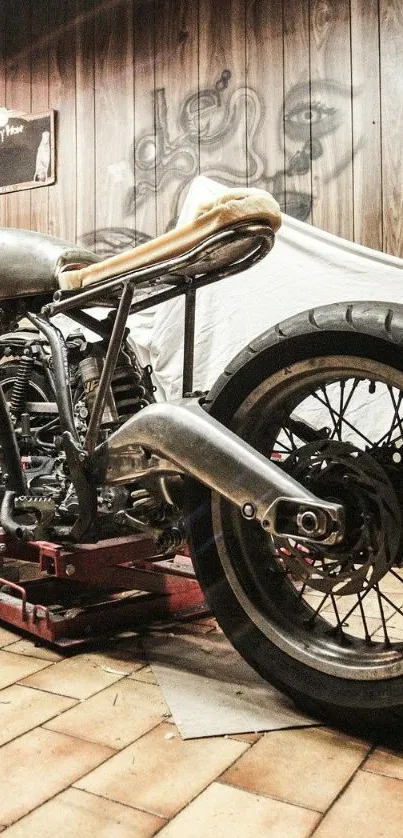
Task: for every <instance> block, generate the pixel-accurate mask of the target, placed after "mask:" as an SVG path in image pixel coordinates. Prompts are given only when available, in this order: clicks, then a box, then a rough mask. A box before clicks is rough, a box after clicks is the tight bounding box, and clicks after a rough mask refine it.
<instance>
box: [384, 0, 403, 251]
mask: <svg viewBox="0 0 403 838" xmlns="http://www.w3.org/2000/svg"><path fill="white" fill-rule="evenodd" d="M402 38H403V6H402V3H401V0H380V49H381V91H382V100H381V101H382V184H383V220H384V248H385V250H387V251H388V253H393V254H395V255H396V256H403V213H402V195H403V169H402V135H403V74H402V68H401V61H402V58H401V51H402Z"/></svg>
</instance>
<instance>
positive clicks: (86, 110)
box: [75, 0, 96, 248]
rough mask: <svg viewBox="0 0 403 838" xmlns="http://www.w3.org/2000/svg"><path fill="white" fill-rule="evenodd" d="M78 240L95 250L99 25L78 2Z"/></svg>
mask: <svg viewBox="0 0 403 838" xmlns="http://www.w3.org/2000/svg"><path fill="white" fill-rule="evenodd" d="M75 11H76V21H75V22H76V30H75V34H76V51H77V58H76V120H77V193H76V219H77V231H76V235H77V240H78V241H83V242H84V243H85V244H86V245H87V246H88V247H91V248H93V247H94V246H95V227H96V217H95V201H96V195H95V89H94V88H95V41H94V37H95V31H94V30H95V22H94V10H93V3H92V0H76V9H75Z"/></svg>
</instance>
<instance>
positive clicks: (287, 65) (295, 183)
mask: <svg viewBox="0 0 403 838" xmlns="http://www.w3.org/2000/svg"><path fill="white" fill-rule="evenodd" d="M283 11H284V15H283V33H284V110H283V117H284V152H285V154H284V156H285V165H284V169H285V177H284V190H285V194H284V210H285V212H287V213H289V214H290V215H293V216H295V217H296V218H300V219H301V220H303V221H312V151H313V153H314V150H313V149H312V132H311V88H310V18H309V3H306V2H305V0H294V3H293V9H292V14H289V5H287V4H286V5H285V6H284V10H283Z"/></svg>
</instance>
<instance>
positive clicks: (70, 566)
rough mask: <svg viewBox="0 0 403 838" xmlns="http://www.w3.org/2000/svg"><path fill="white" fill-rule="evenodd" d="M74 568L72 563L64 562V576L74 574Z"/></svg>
mask: <svg viewBox="0 0 403 838" xmlns="http://www.w3.org/2000/svg"><path fill="white" fill-rule="evenodd" d="M75 572H76V569H75V567H74V565H73V564H66V576H74V574H75Z"/></svg>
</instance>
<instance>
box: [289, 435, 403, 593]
mask: <svg viewBox="0 0 403 838" xmlns="http://www.w3.org/2000/svg"><path fill="white" fill-rule="evenodd" d="M284 468H285V469H286V471H287V472H290V474H292V476H293V477H294V478H295V479H296V480H298V481H299V482H300V483H301V484H302V485H304V486H306V487H307V488H309V489H310V490H311V491H313V492H314V493H315V494H316V495H317V496H318V497H321V498H323V499H326V500H328V501H330V500H331V501H332V502H335V501H336V502H337V503H341V504H343V506H344V508H345V512H346V534H345V537H344V539H343V541H342V543H340V544H338V545H336V546H334V547H327V548H324V547H321V546H320V545H312V546H311V545H307V544H306V543H305V544H299V543H298V541H297V540H292V541H291V540H290V539H287V540H285V539H277V538H276V539H275V541H276V546H277V549H278V554H279V556H281V558H282V560H283V561H284V564H285V565H286V567H287V569H288V570H289V571H290V572H291V573H292V574H293V576H294V577H296V578H297V579H300V580H302V581H303V582H304V583H307V584H309V586H310V587H311V588H314V589H316V590H318V591H322V592H323V593H324V594H337V595H340V594H344V595H347V594H357V593H360V592H362V591H365V590H368V589H369V588H370V587H372V586H373V585H375V584H376V583H377V582H379V580H380V579H381V578H382V577H383V576H384V575H385V573H386V572H387V571H388V570H389V568H390V567H391V565H392V564H393V563H394V561H395V560H396V554H397V551H398V547H399V543H400V538H401V515H400V505H399V503H398V499H397V497H396V493H395V491H394V488H393V486H392V484H391V482H390V480H389V478H388V475H387V474H386V471H385V470H384V468H383V467H382V466H381V465H380V464H379V463H378V462H376V460H375V459H374V458H373V457H371V455H370V454H369V453H367V452H364V451H361V450H360V449H358V448H356V447H355V446H353V445H351V444H350V443H348V442H338V441H333V440H330V441H329V440H323V441H321V442H313V443H309V444H308V445H305V446H302V447H301V448H298V449H296V450H295V451H293V452H292V453H291V454H290V455H289V457H288V458H287V460H286V462H285V463H284ZM313 525H314V522H313V521H312V520H310V519H309V520H305V518H304V519H303V520H302V518H301V520H300V521H299V527H300V532H301V535H304V537H307V536H308V537H309V529H310V528H311V527H312V526H313Z"/></svg>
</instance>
